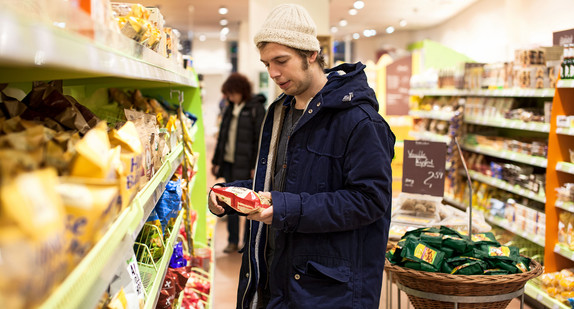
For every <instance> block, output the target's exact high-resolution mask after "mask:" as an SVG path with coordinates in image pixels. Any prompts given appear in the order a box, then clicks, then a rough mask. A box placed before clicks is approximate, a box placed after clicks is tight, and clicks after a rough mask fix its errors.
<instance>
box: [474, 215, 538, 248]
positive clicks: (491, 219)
mask: <svg viewBox="0 0 574 309" xmlns="http://www.w3.org/2000/svg"><path fill="white" fill-rule="evenodd" d="M484 218H485V219H486V220H487V221H489V222H491V223H493V224H495V225H498V226H500V227H502V228H504V229H505V230H507V231H510V232H512V233H514V234H515V235H518V236H522V237H524V238H526V239H528V240H529V241H531V242H533V243H535V244H537V245H539V246H542V247H544V244H545V240H544V236H541V235H536V234H532V233H528V232H526V231H524V230H522V229H518V228H516V226H514V224H512V223H511V222H508V220H506V219H503V218H499V217H496V216H493V215H490V214H484Z"/></svg>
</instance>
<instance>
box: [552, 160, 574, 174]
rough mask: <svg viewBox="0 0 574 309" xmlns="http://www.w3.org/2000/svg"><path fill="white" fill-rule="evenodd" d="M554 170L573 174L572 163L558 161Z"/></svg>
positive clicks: (573, 164) (573, 167)
mask: <svg viewBox="0 0 574 309" xmlns="http://www.w3.org/2000/svg"><path fill="white" fill-rule="evenodd" d="M556 170H557V171H561V172H563V173H568V174H574V163H568V162H558V163H556Z"/></svg>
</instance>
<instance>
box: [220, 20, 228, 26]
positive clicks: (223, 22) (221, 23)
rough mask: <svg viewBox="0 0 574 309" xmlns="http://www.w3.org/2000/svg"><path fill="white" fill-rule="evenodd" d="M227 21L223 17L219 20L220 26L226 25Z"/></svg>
mask: <svg viewBox="0 0 574 309" xmlns="http://www.w3.org/2000/svg"><path fill="white" fill-rule="evenodd" d="M228 23H229V22H228V21H227V19H225V18H224V19H222V20H220V21H219V24H220V25H222V26H227V24H228Z"/></svg>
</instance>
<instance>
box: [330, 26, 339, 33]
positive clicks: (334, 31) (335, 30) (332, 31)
mask: <svg viewBox="0 0 574 309" xmlns="http://www.w3.org/2000/svg"><path fill="white" fill-rule="evenodd" d="M337 31H339V28H337V27H335V26H333V27H331V33H337Z"/></svg>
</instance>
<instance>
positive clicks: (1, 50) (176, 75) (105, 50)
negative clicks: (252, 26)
mask: <svg viewBox="0 0 574 309" xmlns="http://www.w3.org/2000/svg"><path fill="white" fill-rule="evenodd" d="M75 13H76V12H74V14H75ZM78 14H81V13H80V12H78ZM86 18H87V19H89V16H86ZM97 31H98V35H96V38H88V37H86V36H83V35H80V34H78V33H76V32H74V31H72V30H68V29H62V28H59V27H56V26H52V25H50V24H48V23H45V22H42V21H39V20H33V19H29V18H25V17H23V16H21V15H19V14H16V13H14V12H11V11H10V10H4V11H2V12H0V36H1V37H2V38H3V40H2V41H1V42H0V76H1V78H0V81H1V82H18V81H27V80H30V79H34V80H48V79H78V78H99V77H105V76H107V77H110V76H113V77H118V78H126V79H137V80H149V81H153V82H154V83H163V84H165V85H166V86H167V85H169V84H178V85H189V86H191V87H197V86H198V81H197V77H196V76H195V75H194V74H193V73H192V72H191V71H189V70H186V69H184V68H183V65H180V64H179V63H177V62H175V61H173V60H172V59H168V58H166V57H164V56H162V55H160V54H158V53H156V52H154V51H153V50H151V49H149V48H145V47H143V46H142V45H140V44H138V43H137V42H135V41H133V40H131V39H129V38H128V37H126V36H124V35H122V34H121V33H119V32H116V31H113V30H111V29H107V28H105V27H102V28H101V29H98V30H97ZM98 38H101V39H98ZM32 76H33V77H32Z"/></svg>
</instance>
